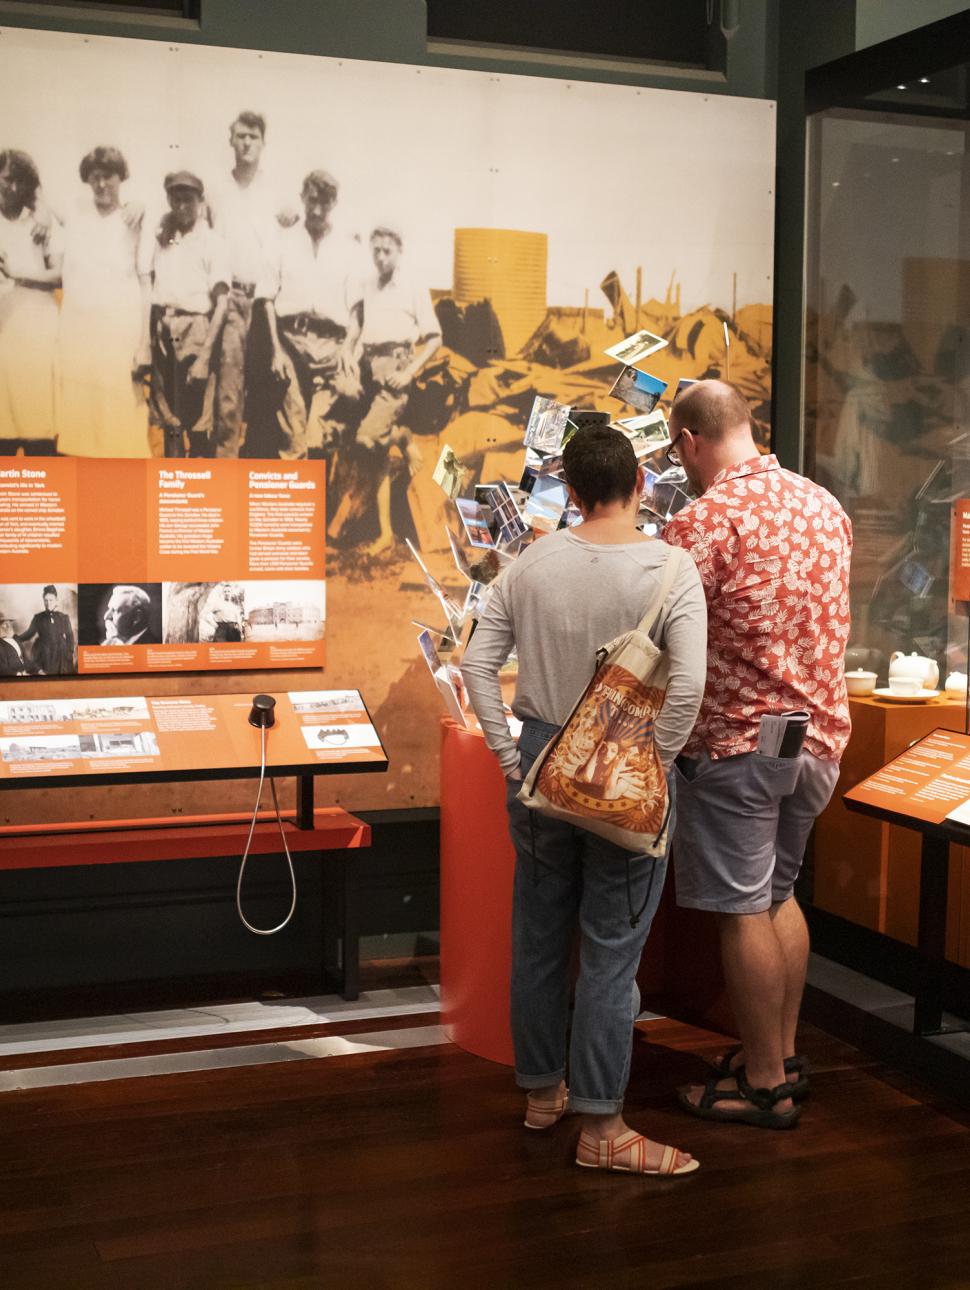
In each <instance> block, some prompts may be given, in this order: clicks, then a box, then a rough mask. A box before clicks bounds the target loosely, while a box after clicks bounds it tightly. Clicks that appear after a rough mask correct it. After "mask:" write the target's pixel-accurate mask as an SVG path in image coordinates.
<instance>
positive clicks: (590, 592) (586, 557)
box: [462, 427, 707, 1174]
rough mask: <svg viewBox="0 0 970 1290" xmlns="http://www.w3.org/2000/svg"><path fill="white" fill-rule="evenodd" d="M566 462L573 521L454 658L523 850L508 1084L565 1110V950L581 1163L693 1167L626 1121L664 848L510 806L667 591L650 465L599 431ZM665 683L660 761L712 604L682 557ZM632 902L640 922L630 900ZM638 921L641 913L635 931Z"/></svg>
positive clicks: (513, 579) (685, 727) (538, 1110)
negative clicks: (603, 655) (614, 644)
mask: <svg viewBox="0 0 970 1290" xmlns="http://www.w3.org/2000/svg"><path fill="white" fill-rule="evenodd" d="M563 468H564V473H565V476H566V480H567V482H568V484H569V486H570V490H571V493H572V495H573V498H574V500H575V502H576V503H577V504H578V505H579V508H580V510H581V512H582V515H583V523H582V524H581V525H579V526H578V527H576V528H574V529H569V530H565V531H562V532H559V533H555V534H550V535H549V536H548V537H543V538H540V539H539V540H538V541H537V542H535V543H534V544H533V545H532V546H531V547H529V549H528V550H527V551H526V552H525V553H524V554H523V555H521V556H520V557H519V559H517V560H516V561H515V563H514V564H513V565H511V566H510V567H509V569H508V570H507V571H506V572H505V573H504V574H503V576H502V577H501V579H500V580H499V582H498V584H497V585H496V587H495V588H494V590H493V593H492V598H491V600H490V603H489V606H488V609H487V611H486V613H485V615H484V617H483V618H482V620H481V622H480V623H479V625H478V628H477V629H476V631H475V635H474V636H473V638H472V641H471V644H470V645H469V647H468V649H467V650H466V652H465V656H464V659H463V661H462V676H463V677H464V681H465V685H466V687H467V689H468V693H469V697H470V699H471V702H472V706H473V707H474V709H475V713H476V715H477V716H478V719H479V721H480V722H481V725H482V729H483V730H484V732H485V739H486V741H487V743H488V746H489V748H490V749H491V750H492V752H494V753H495V755H496V756H497V757H498V759H499V762H500V764H501V767H502V771H503V773H504V774H505V776H506V779H507V781H508V790H507V799H508V809H509V825H510V831H511V834H512V840H513V842H514V844H515V848H516V874H515V891H514V900H513V927H512V1033H513V1039H514V1042H515V1057H516V1082H517V1083H518V1085H519V1087H520V1088H524V1089H526V1090H527V1093H528V1098H527V1110H526V1120H525V1123H526V1125H527V1126H528V1127H529V1128H534V1129H542V1128H549V1127H551V1126H552V1125H553V1124H555V1123H557V1122H558V1120H559V1119H560V1118H561V1117H562V1115H563V1114H564V1112H565V1109H566V1099H567V1092H566V1086H565V1076H566V1029H567V1021H568V1001H569V985H570V978H569V972H570V963H571V952H572V943H573V938H574V935H575V931H576V927H577V923H578V926H579V928H580V932H581V955H580V974H579V980H578V982H577V984H576V997H575V1009H574V1014H573V1022H572V1033H571V1040H570V1047H569V1074H570V1084H571V1088H570V1091H569V1093H568V1102H569V1106H570V1108H571V1109H572V1110H575V1111H579V1112H580V1113H581V1114H582V1115H583V1131H582V1133H581V1135H580V1141H579V1147H578V1151H577V1156H576V1163H577V1164H580V1165H584V1166H589V1167H594V1168H595V1167H601V1168H615V1169H619V1170H623V1171H630V1172H634V1173H659V1172H662V1173H668V1174H670V1173H682V1172H689V1171H692V1170H693V1169H695V1168H696V1167H697V1162H696V1161H693V1160H692V1159H691V1158H690V1157H689V1156H688V1155H686V1154H685V1153H683V1152H677V1151H676V1150H674V1149H673V1148H670V1147H662V1146H661V1145H660V1144H659V1143H655V1142H650V1141H649V1140H648V1139H646V1138H644V1137H641V1135H640V1134H638V1133H635V1132H633V1131H632V1130H630V1129H629V1128H628V1126H627V1125H626V1124H625V1122H624V1120H623V1113H622V1112H623V1094H624V1091H625V1089H626V1083H627V1079H628V1077H629V1069H630V1055H631V1049H632V1041H633V1021H634V1019H635V1017H636V1015H637V1013H638V1011H639V993H638V992H637V989H636V979H635V978H636V971H637V967H638V965H639V962H640V955H641V953H642V950H643V945H644V942H645V941H646V937H647V933H648V932H649V930H650V923H651V921H652V918H653V914H654V912H655V910H656V908H657V904H658V903H659V900H660V893H661V890H662V888H663V879H664V875H665V873H666V865H667V861H666V857H664V858H663V859H661V860H653V859H650V858H648V857H645V856H632V855H631V853H630V852H627V851H624V850H622V849H621V848H619V847H617V846H614V845H613V844H612V843H609V842H606V841H604V840H603V839H601V838H597V837H595V836H594V835H593V834H591V833H588V832H586V831H585V830H583V829H579V828H576V827H575V826H573V825H571V824H568V823H565V822H564V821H560V820H553V819H549V818H547V817H544V816H539V815H537V814H536V813H534V812H533V813H531V814H532V819H531V820H530V818H529V816H530V812H528V811H527V810H526V808H525V807H523V806H522V805H521V804H520V803H519V802H518V801H517V800H516V794H517V792H518V789H519V787H520V782H519V781H520V780H521V778H522V775H523V774H524V773H525V772H527V770H528V768H529V766H530V765H531V763H532V761H533V760H534V759H535V757H536V756H537V754H538V753H539V752H540V751H541V749H542V748H543V747H544V745H545V744H546V742H547V741H548V740H549V738H551V736H552V734H553V733H555V731H556V730H557V729H558V727H559V726H561V725H562V723H563V722H564V721H565V720H566V718H567V716H568V715H569V713H570V711H571V709H572V707H573V705H574V704H575V702H576V699H577V698H578V697H579V695H580V694H581V693H582V692H583V690H584V689H585V688H586V685H587V683H588V682H589V679H590V677H591V676H592V673H593V669H594V667H595V660H596V651H597V649H599V647H600V646H601V645H604V644H606V643H607V642H608V641H611V640H613V639H614V637H616V636H619V635H621V634H622V633H624V632H628V631H630V630H632V629H633V628H634V627H636V625H637V624H638V622H639V621H640V619H641V618H642V617H643V614H644V612H645V610H646V609H647V607H648V605H649V604H650V603H651V601H652V600H653V598H654V597H655V595H656V594H657V591H658V589H659V585H660V579H661V576H662V572H663V568H664V565H665V561H666V559H667V558H668V555H669V552H670V548H669V547H666V546H665V545H664V543H663V542H660V541H658V540H656V539H652V538H647V537H645V536H644V535H643V534H642V533H640V532H639V531H638V530H637V529H636V527H635V523H636V517H637V510H638V502H639V494H640V488H641V487H642V476H641V474H640V472H639V470H638V468H637V462H636V456H635V454H634V452H633V449H632V447H631V445H630V443H629V441H628V440H627V439H626V438H625V436H624V435H622V434H621V433H620V432H619V431H617V430H612V429H609V428H599V427H596V428H591V429H588V430H582V431H580V432H578V433H577V434H576V435H574V436H573V438H572V439H571V440H570V441H569V443H568V445H567V446H566V451H565V453H564V457H563ZM653 638H654V640H655V642H656V643H657V644H658V645H660V646H661V647H663V648H665V649H666V650H667V652H668V657H669V661H670V678H669V682H668V687H667V694H666V698H665V700H664V704H663V707H662V708H661V711H660V715H659V717H658V719H657V722H656V728H655V739H656V744H657V748H658V751H659V753H660V757H661V760H662V762H663V765H664V769H665V770H669V769H670V766H671V764H672V762H673V760H674V758H675V757H676V756H677V754H678V753H679V752H680V750H681V748H682V747H683V745H684V743H685V742H686V740H687V736H688V735H689V734H690V731H691V728H692V726H693V724H694V721H695V719H696V717H697V712H698V709H699V707H700V702H701V696H702V694H703V691H704V680H705V672H706V656H707V611H706V606H705V601H704V592H703V588H702V586H701V581H700V578H699V576H698V574H697V571H696V569H695V568H694V567H693V565H692V564H689V563H688V562H685V561H680V562H679V571H678V574H677V576H676V578H675V579H674V582H673V585H672V587H671V590H670V592H669V594H668V596H667V600H666V603H665V605H664V610H663V612H662V614H661V616H660V619H659V621H658V624H657V626H656V628H655V629H654V631H653ZM513 648H514V649H515V650H516V651H517V653H518V661H519V675H518V684H517V687H516V694H515V700H514V703H513V705H512V706H513V711H514V712H515V715H516V716H517V717H519V718H520V719H521V720H522V721H523V730H522V734H521V736H520V738H519V741H518V744H516V742H515V740H514V739H513V738H512V735H511V733H510V731H509V727H508V723H507V721H506V719H505V714H504V711H503V707H502V698H501V690H500V686H499V679H498V672H499V669H500V668H501V667H502V666H503V664H504V663H505V661H506V659H507V658H508V656H509V654H510V652H511V651H512V649H513ZM631 906H632V908H634V909H639V908H640V907H641V906H642V907H643V908H642V912H641V915H640V918H639V921H637V920H634V919H633V918H631V916H630V909H631ZM631 924H635V925H633V926H631Z"/></svg>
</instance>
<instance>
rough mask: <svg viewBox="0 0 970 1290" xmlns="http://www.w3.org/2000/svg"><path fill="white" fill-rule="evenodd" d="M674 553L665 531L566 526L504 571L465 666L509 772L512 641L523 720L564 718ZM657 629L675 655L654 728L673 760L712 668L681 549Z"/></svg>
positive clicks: (693, 581)
mask: <svg viewBox="0 0 970 1290" xmlns="http://www.w3.org/2000/svg"><path fill="white" fill-rule="evenodd" d="M671 554H672V548H671V547H668V546H667V545H666V544H665V543H664V542H661V541H659V540H654V541H640V542H625V543H623V544H622V545H617V546H607V545H604V544H601V543H598V542H587V541H585V540H584V539H583V538H582V537H581V536H580V534H579V533H578V532H576V531H574V530H571V529H565V530H562V531H560V532H558V533H550V534H548V535H547V536H545V537H542V538H539V539H538V541H536V542H534V543H533V544H532V546H530V547H529V548H528V550H526V551H525V552H524V553H523V554H522V555H521V556H519V558H518V559H517V560H516V561H515V563H514V564H512V565H510V566H509V568H508V569H507V570H506V571H505V573H503V574H502V576H501V577H500V578H499V580H498V582H497V583H496V585H495V587H494V588H493V591H492V596H491V600H490V601H489V605H488V608H487V610H486V611H485V614H484V616H483V617H482V619H481V621H480V623H479V624H478V627H477V629H476V631H475V634H474V636H473V637H472V639H471V643H470V644H469V646H468V648H467V649H466V651H465V655H464V658H463V660H462V665H461V674H462V677H463V678H464V681H465V685H466V687H467V689H468V695H469V698H470V699H471V703H472V707H473V708H474V709H475V715H476V716H477V717H478V720H479V721H480V722H481V726H482V729H483V731H484V732H485V740H486V742H487V744H488V746H489V748H490V749H491V750H492V752H494V753H495V755H496V756H497V757H498V759H499V762H500V763H501V766H502V770H503V772H504V773H505V774H508V773H510V772H511V771H513V770H515V768H516V767H517V766H518V764H519V753H518V749H517V747H516V744H515V741H514V739H513V738H512V735H511V733H510V731H509V727H508V722H507V721H506V718H505V714H504V711H503V708H502V695H501V689H500V686H499V680H498V672H499V669H500V668H501V667H502V666H503V665H504V663H505V661H506V659H507V658H508V656H509V654H510V653H511V651H512V649H513V647H514V648H515V649H516V651H517V653H518V660H519V676H518V684H517V686H516V691H515V701H514V703H513V705H512V710H513V712H514V713H515V715H516V716H517V717H519V718H520V719H521V720H526V719H527V718H529V717H532V718H535V719H536V720H538V721H547V722H550V723H551V724H553V725H557V726H558V725H562V723H563V722H564V721H565V720H566V718H567V717H568V716H569V713H570V712H571V711H572V709H573V707H574V705H575V703H576V700H577V699H578V698H579V696H580V695H581V694H582V692H583V691H584V690H585V688H586V686H587V685H588V683H589V680H590V677H591V676H592V675H593V670H594V668H595V666H596V651H597V650H598V649H599V648H600V646H601V645H606V644H607V643H608V642H609V641H611V640H613V639H614V638H615V637H617V636H621V635H622V634H623V633H624V632H628V631H632V630H633V628H635V627H636V626H637V624H638V623H639V622H640V619H641V618H642V617H643V615H644V613H645V612H646V610H647V608H648V607H649V605H650V604H651V603H652V601H653V599H654V598H655V596H656V595H657V592H658V591H659V589H660V581H661V578H662V576H663V568H664V563H665V560H666V559H667V558H668V556H670V555H671ZM673 558H675V559H676V558H678V557H677V555H676V554H674V555H673ZM651 636H652V639H653V640H654V643H655V644H657V645H660V646H661V647H664V648H666V650H667V652H668V657H669V660H670V677H669V681H668V684H667V695H666V698H665V700H664V705H663V707H662V708H661V711H660V716H659V718H658V719H657V724H656V729H655V738H656V744H657V750H658V751H659V753H660V757H661V760H662V761H663V764H664V768H665V769H669V767H670V764H671V763H672V762H673V760H674V758H675V757H676V756H677V754H678V753H679V752H680V750H681V748H682V747H683V746H684V743H685V742H686V740H687V736H688V735H689V734H690V731H691V729H692V727H693V725H694V722H695V720H696V719H697V713H698V710H699V708H700V703H701V698H702V696H703V693H704V680H705V676H706V668H707V606H706V603H705V600H704V590H703V587H702V586H701V580H700V577H699V575H698V573H697V569H696V568H695V566H694V563H693V561H691V560H685V559H684V558H683V555H682V554H681V555H680V557H679V568H678V572H677V576H676V577H675V578H674V581H673V584H672V586H671V589H670V592H669V593H668V595H667V600H666V604H665V606H664V612H663V613H662V614H661V617H660V621H659V623H658V624H657V626H656V627H654V629H653V631H652V632H651Z"/></svg>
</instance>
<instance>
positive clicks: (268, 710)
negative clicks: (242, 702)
mask: <svg viewBox="0 0 970 1290" xmlns="http://www.w3.org/2000/svg"><path fill="white" fill-rule="evenodd" d="M275 708H276V700H275V699H274V698H273V696H272V695H271V694H254V695H253V706H252V707H251V708H250V709H249V724H250V725H251V726H258V727H261V728H262V729H264V730H268V729H269V728H270V726H275V725H276V712H275V711H274V709H275Z"/></svg>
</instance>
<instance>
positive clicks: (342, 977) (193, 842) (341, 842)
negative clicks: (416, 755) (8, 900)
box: [0, 807, 371, 999]
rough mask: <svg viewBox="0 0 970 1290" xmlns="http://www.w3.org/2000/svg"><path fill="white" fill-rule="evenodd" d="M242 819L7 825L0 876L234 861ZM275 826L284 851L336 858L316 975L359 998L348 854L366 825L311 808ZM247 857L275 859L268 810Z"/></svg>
mask: <svg viewBox="0 0 970 1290" xmlns="http://www.w3.org/2000/svg"><path fill="white" fill-rule="evenodd" d="M250 818H251V817H249V816H242V815H189V816H165V817H164V818H161V819H140V820H112V821H104V820H98V821H81V822H72V823H65V824H57V825H53V826H51V825H39V824H25V825H17V826H7V827H6V828H4V829H0V871H4V870H13V869H53V868H60V867H66V866H68V865H96V864H136V863H140V862H143V861H160V860H190V859H196V860H197V859H202V858H206V857H219V856H225V857H229V858H236V859H238V858H239V857H240V856H241V855H242V851H243V847H244V846H245V844H246V837H247V835H248V833H249V822H250ZM283 820H284V828H285V830H286V841H287V844H288V846H289V848H290V851H291V852H292V853H294V854H313V853H315V852H319V853H320V854H321V855H322V853H323V852H325V851H335V852H336V853H337V856H338V857H339V860H338V861H337V862H336V863H335V864H333V865H330V864H328V866H327V872H326V877H328V878H330V877H332V878H335V879H336V884H335V885H336V899H335V901H334V902H333V905H332V904H331V901H330V900H329V899H327V900H326V901H325V911H324V913H325V929H324V973H325V975H334V976H335V977H336V979H337V980H339V982H340V993H341V994H342V995H343V997H344V998H345V999H356V998H357V997H358V994H359V993H360V902H359V884H358V872H357V866H356V864H354V862H353V857H352V856H351V855H350V854H349V853H350V852H352V851H354V850H357V849H359V848H361V847H369V846H370V843H371V830H370V825H369V824H365V823H364V821H363V820H359V819H357V817H356V816H354V815H350V814H349V813H348V812H347V811H344V810H341V808H340V807H322V808H320V809H318V810H315V811H314V812H313V825H312V827H311V828H299V827H298V826H297V823H296V815H295V812H293V811H284V812H283ZM251 854H252V855H264V856H265V855H279V854H281V851H280V836H279V830H278V828H277V825H276V820H275V818H274V817H273V814H272V812H271V811H261V812H260V814H259V818H258V822H257V825H256V831H255V833H254V835H253V845H252V850H251ZM335 860H336V857H335Z"/></svg>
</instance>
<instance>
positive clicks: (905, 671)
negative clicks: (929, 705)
mask: <svg viewBox="0 0 970 1290" xmlns="http://www.w3.org/2000/svg"><path fill="white" fill-rule="evenodd" d="M894 677H900V678H902V677H908V678H910V679H912V680H914V681H919V683H920V685H921V686H922V687H923V689H924V690H935V689H936V687H937V686H938V685H939V683H940V669H939V668H938V667H937V665H936V663H935V661H934V660H933V659H931V658H926V657H925V655H923V654H916V653H913V654H903V653H901V652H899V651H898V650H897V652H896V653H895V654H893V655H891V656H890V659H889V679H890V681H892V680H893V678H894Z"/></svg>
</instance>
